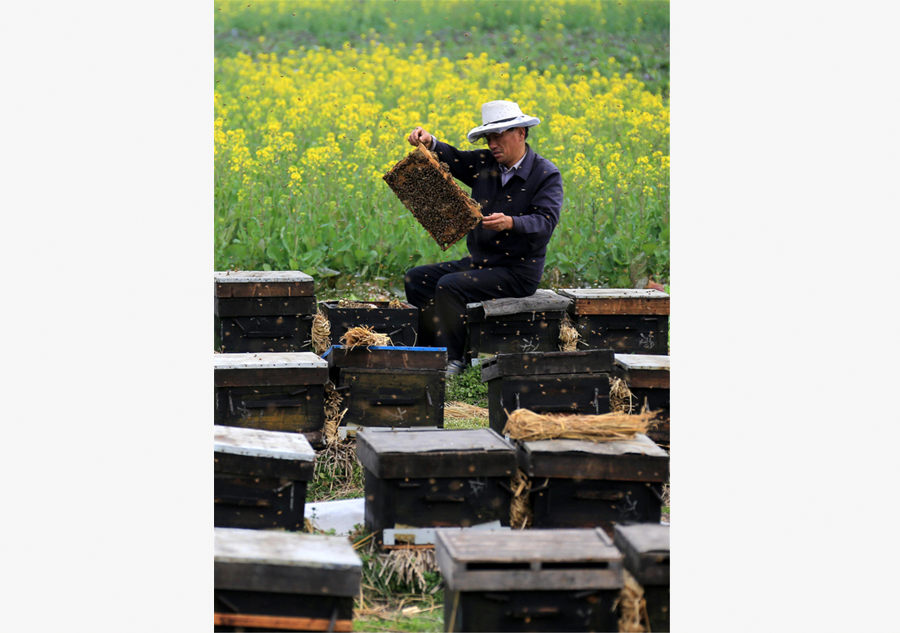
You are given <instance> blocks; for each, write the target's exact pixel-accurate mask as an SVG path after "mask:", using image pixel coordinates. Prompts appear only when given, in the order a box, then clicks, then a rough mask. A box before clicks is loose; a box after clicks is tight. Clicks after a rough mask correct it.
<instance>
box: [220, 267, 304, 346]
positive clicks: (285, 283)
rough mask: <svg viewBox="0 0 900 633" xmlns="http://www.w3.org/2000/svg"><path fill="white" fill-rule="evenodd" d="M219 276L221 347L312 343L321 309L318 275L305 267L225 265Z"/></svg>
mask: <svg viewBox="0 0 900 633" xmlns="http://www.w3.org/2000/svg"><path fill="white" fill-rule="evenodd" d="M214 278H215V321H216V350H217V351H222V352H231V353H235V352H299V351H302V350H303V349H309V341H310V333H311V331H312V318H313V316H314V315H315V313H316V297H315V294H314V290H313V278H312V277H310V276H309V275H306V274H304V273H301V272H299V271H272V272H266V271H247V270H240V271H219V272H215V273H214Z"/></svg>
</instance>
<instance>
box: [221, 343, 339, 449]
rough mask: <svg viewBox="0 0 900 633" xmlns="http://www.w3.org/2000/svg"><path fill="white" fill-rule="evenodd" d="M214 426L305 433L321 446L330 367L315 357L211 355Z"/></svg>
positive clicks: (308, 354) (300, 354)
mask: <svg viewBox="0 0 900 633" xmlns="http://www.w3.org/2000/svg"><path fill="white" fill-rule="evenodd" d="M213 358H214V360H213V364H214V368H215V370H214V383H215V417H214V419H215V423H216V424H221V425H224V426H241V427H245V428H252V429H264V430H266V431H288V432H294V433H303V434H305V435H306V438H307V439H308V440H309V441H310V443H311V444H312V445H313V446H321V444H322V431H323V430H324V426H325V383H326V382H327V380H328V363H327V362H326V361H324V360H322V359H321V358H319V357H318V356H316V355H315V354H313V353H312V352H284V353H270V354H213Z"/></svg>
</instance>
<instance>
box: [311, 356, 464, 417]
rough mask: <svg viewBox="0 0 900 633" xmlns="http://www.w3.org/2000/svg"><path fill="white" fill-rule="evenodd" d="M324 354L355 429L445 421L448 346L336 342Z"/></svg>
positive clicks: (331, 376) (334, 384) (334, 383)
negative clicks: (368, 344)
mask: <svg viewBox="0 0 900 633" xmlns="http://www.w3.org/2000/svg"><path fill="white" fill-rule="evenodd" d="M322 359H323V360H324V361H325V362H327V364H328V367H329V378H330V380H331V384H332V385H333V388H334V390H335V391H336V392H337V393H338V394H340V398H341V404H340V405H339V407H340V409H341V410H342V411H343V410H346V413H345V414H344V416H343V418H342V419H341V423H342V425H343V427H344V428H345V429H347V430H348V432H349V433H350V434H351V435H352V434H353V433H355V430H356V429H357V428H359V427H395V428H396V427H399V428H405V427H423V426H424V427H434V428H442V427H443V426H444V391H445V369H446V367H447V348H446V347H389V346H371V347H356V348H352V349H351V348H349V347H347V346H344V345H334V346H332V347H331V348H330V349H328V350H327V351H326V352H325V353H324V354H323V355H322Z"/></svg>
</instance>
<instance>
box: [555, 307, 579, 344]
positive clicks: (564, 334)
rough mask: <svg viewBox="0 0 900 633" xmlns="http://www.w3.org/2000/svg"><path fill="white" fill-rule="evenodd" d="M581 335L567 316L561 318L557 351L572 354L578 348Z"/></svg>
mask: <svg viewBox="0 0 900 633" xmlns="http://www.w3.org/2000/svg"><path fill="white" fill-rule="evenodd" d="M580 339H581V335H580V334H578V330H576V329H575V327H574V326H573V325H572V321H571V319H569V315H568V314H566V315H565V316H564V317H563V320H562V323H560V325H559V349H560V351H562V352H574V351H575V349H576V348H577V347H578V342H579V340H580Z"/></svg>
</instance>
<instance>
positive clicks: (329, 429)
mask: <svg viewBox="0 0 900 633" xmlns="http://www.w3.org/2000/svg"><path fill="white" fill-rule="evenodd" d="M343 400H344V397H343V396H342V395H341V394H340V393H339V392H338V391H337V389H335V388H334V384H333V383H331V382H327V383H325V443H326V444H329V445H330V444H332V443H334V442H336V441H339V440H340V436H339V435H338V427H339V426H340V425H341V420H343V419H344V415H345V414H346V413H347V409H344V410H343V411H341V402H343Z"/></svg>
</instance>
